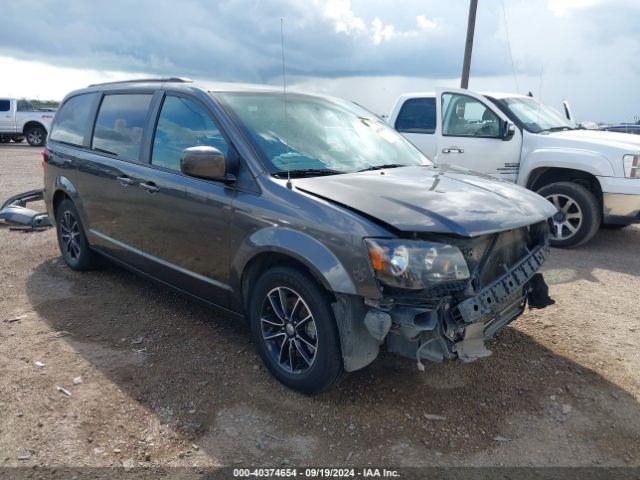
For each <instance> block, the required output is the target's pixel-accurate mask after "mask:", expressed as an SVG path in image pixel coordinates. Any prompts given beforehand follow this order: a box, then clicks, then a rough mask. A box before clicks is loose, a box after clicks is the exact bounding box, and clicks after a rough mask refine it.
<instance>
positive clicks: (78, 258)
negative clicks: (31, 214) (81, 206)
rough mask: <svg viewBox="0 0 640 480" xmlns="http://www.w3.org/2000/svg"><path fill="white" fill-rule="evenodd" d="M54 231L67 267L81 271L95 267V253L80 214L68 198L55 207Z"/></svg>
mask: <svg viewBox="0 0 640 480" xmlns="http://www.w3.org/2000/svg"><path fill="white" fill-rule="evenodd" d="M56 231H57V233H58V246H59V247H60V253H61V254H62V258H63V259H64V261H65V263H66V264H67V265H68V266H69V268H71V269H72V270H79V271H83V270H92V269H93V268H95V267H96V265H97V256H96V253H95V252H94V251H93V250H91V248H90V247H89V242H88V241H87V237H86V235H85V233H84V228H83V227H82V222H81V221H80V215H78V211H77V210H76V206H75V205H74V204H73V202H72V201H71V200H69V199H66V200H63V201H62V202H61V203H60V205H58V207H57V208H56Z"/></svg>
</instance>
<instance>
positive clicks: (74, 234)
mask: <svg viewBox="0 0 640 480" xmlns="http://www.w3.org/2000/svg"><path fill="white" fill-rule="evenodd" d="M60 236H61V238H62V243H63V247H64V249H65V251H66V253H67V255H69V258H71V259H73V260H77V259H78V257H80V225H79V224H78V221H77V220H76V218H75V217H74V216H73V213H71V212H70V211H69V210H67V211H65V212H64V214H63V215H62V221H61V222H60Z"/></svg>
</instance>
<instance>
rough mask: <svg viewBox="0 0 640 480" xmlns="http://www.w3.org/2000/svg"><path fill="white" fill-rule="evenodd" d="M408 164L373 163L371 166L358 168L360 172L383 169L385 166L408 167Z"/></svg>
mask: <svg viewBox="0 0 640 480" xmlns="http://www.w3.org/2000/svg"><path fill="white" fill-rule="evenodd" d="M406 166H407V165H400V164H399V163H387V164H384V165H372V166H371V167H367V168H363V169H362V170H358V171H359V172H368V171H370V170H383V169H385V168H398V167H406Z"/></svg>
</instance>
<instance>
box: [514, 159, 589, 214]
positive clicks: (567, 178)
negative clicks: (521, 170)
mask: <svg viewBox="0 0 640 480" xmlns="http://www.w3.org/2000/svg"><path fill="white" fill-rule="evenodd" d="M556 182H572V183H577V184H579V185H582V186H583V187H585V188H586V189H587V190H589V191H590V192H591V193H592V194H593V195H594V196H595V197H596V200H598V202H599V204H600V207H602V187H601V185H600V181H599V180H598V178H597V177H596V176H595V175H594V174H593V173H590V172H587V171H585V170H579V169H573V168H563V167H555V166H540V167H537V168H535V169H534V170H532V171H531V172H530V174H529V176H528V178H527V183H526V187H527V188H528V189H529V190H533V191H534V192H535V191H538V190H539V189H541V188H542V187H544V186H546V185H549V184H551V183H556Z"/></svg>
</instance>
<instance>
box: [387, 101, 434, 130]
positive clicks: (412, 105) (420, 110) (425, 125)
mask: <svg viewBox="0 0 640 480" xmlns="http://www.w3.org/2000/svg"><path fill="white" fill-rule="evenodd" d="M395 128H396V130H398V131H399V132H405V133H434V132H435V131H436V99H435V98H411V99H409V100H407V101H406V102H404V104H403V105H402V108H400V113H399V114H398V118H397V119H396V125H395Z"/></svg>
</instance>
